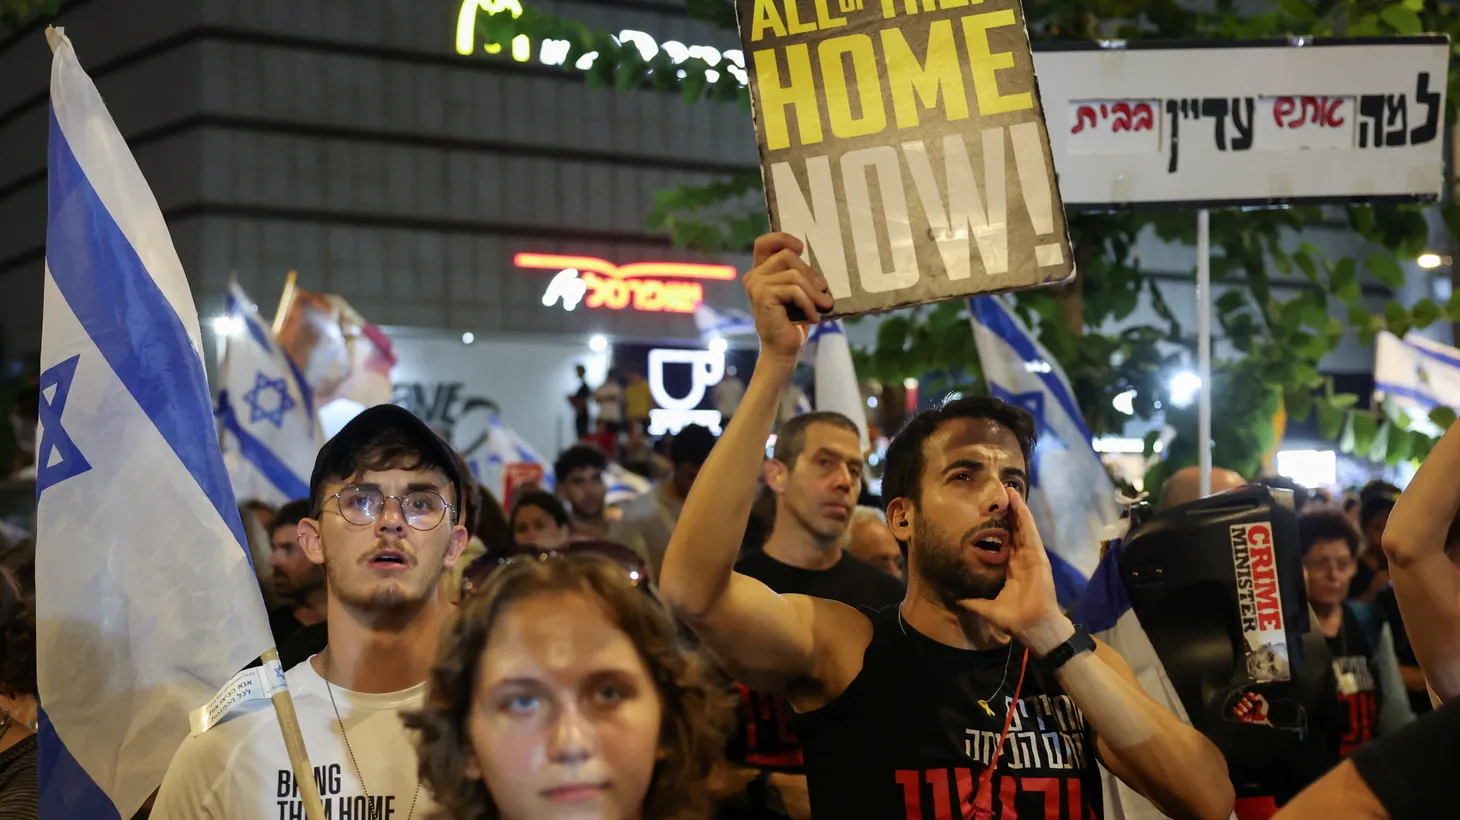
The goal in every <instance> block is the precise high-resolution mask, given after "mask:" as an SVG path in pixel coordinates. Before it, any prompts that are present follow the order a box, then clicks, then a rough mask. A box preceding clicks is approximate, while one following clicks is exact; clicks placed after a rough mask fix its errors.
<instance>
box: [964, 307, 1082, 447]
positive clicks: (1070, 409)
mask: <svg viewBox="0 0 1460 820" xmlns="http://www.w3.org/2000/svg"><path fill="white" fill-rule="evenodd" d="M997 298H999V297H997V296H976V297H974V298H972V299H969V300H968V308H969V310H971V311H973V316H974V319H975V320H977V321H978V323H979V324H981V325H983V326H984V327H987V328H988V329H989V330H992V331H993V332H994V333H995V334H997V335H998V337H999V338H1001V339H1003V340H1004V342H1005V343H1006V344H1008V345H1009V347H1011V348H1013V349H1014V352H1015V353H1017V354H1019V355H1020V356H1021V357H1022V358H1023V359H1024V361H1026V362H1037V361H1043V360H1044V358H1045V357H1044V356H1041V355H1040V354H1039V351H1038V350H1037V349H1036V348H1035V346H1034V340H1033V339H1030V338H1029V337H1028V336H1025V335H1024V332H1023V331H1021V330H1020V329H1019V327H1018V325H1015V324H1014V322H1013V320H1012V319H1010V317H1009V314H1008V312H1007V311H1006V310H1005V309H1004V307H1003V306H1002V305H997V304H994V303H993V300H994V299H997ZM1051 364H1053V362H1051ZM1035 375H1037V376H1039V379H1040V381H1042V382H1044V386H1045V387H1047V388H1049V392H1050V395H1052V396H1054V399H1055V401H1057V402H1059V404H1060V407H1062V408H1064V411H1065V414H1066V415H1068V416H1069V417H1070V421H1071V422H1073V423H1074V424H1075V426H1076V428H1078V429H1079V431H1080V434H1081V435H1083V436H1084V437H1085V441H1086V443H1088V442H1090V441H1091V436H1090V430H1089V428H1087V427H1086V426H1085V417H1084V416H1083V415H1081V413H1080V407H1079V405H1077V404H1075V397H1074V396H1072V395H1070V392H1069V391H1068V390H1066V389H1065V386H1064V384H1062V383H1061V382H1060V380H1059V379H1058V378H1057V377H1056V376H1055V375H1054V373H1052V372H1051V373H1037V374H1035Z"/></svg>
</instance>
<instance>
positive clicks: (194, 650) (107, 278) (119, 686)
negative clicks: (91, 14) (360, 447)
mask: <svg viewBox="0 0 1460 820" xmlns="http://www.w3.org/2000/svg"><path fill="white" fill-rule="evenodd" d="M47 36H48V37H50V38H51V40H52V48H53V50H54V52H55V55H54V58H53V61H52V64H51V109H50V115H51V118H50V150H49V154H48V160H49V169H48V171H49V177H50V179H49V182H50V201H49V223H48V225H47V229H46V271H45V309H44V322H43V328H42V339H41V367H42V374H41V383H40V384H41V401H40V429H39V431H38V435H39V441H40V445H39V448H38V455H37V462H38V464H37V466H38V468H39V470H38V475H37V477H36V491H37V494H38V496H39V511H38V521H37V542H38V543H37V548H36V587H37V596H36V598H37V613H36V632H37V636H36V637H37V647H36V648H37V655H38V658H37V660H38V673H39V675H38V677H39V683H40V700H41V707H42V711H41V717H40V724H41V725H40V756H39V773H40V790H41V792H40V812H41V817H42V818H45V820H70V819H71V818H75V819H76V820H117V818H130V817H131V816H132V815H133V814H135V813H136V811H137V809H138V808H139V807H140V806H141V805H142V803H143V801H145V800H146V799H147V797H148V795H150V794H151V793H152V791H153V790H154V789H156V788H157V786H158V784H159V783H161V782H162V775H163V773H164V772H165V771H166V769H167V766H168V763H169V761H171V760H172V756H173V753H174V752H176V751H177V748H178V745H179V744H181V743H182V740H183V738H185V737H187V735H188V712H189V711H190V710H192V709H195V708H197V707H199V706H201V705H203V704H204V703H206V702H207V701H208V700H209V698H211V697H212V696H213V694H214V693H215V692H217V691H218V689H219V687H221V686H222V685H223V684H224V683H225V682H227V681H228V679H229V678H230V677H231V676H232V675H233V674H234V673H235V672H237V671H238V670H239V669H241V668H242V667H243V666H245V665H246V664H248V663H249V662H250V661H251V660H253V659H254V658H256V657H258V656H259V655H260V654H261V653H262V652H264V650H265V649H267V648H268V647H269V646H270V645H271V643H272V642H271V640H270V638H269V629H268V619H267V616H266V615H265V613H264V603H263V598H262V597H261V595H260V593H259V587H258V582H257V581H256V580H255V578H254V574H253V570H252V568H251V567H250V565H249V560H248V553H247V548H246V546H245V543H246V542H245V539H244V534H243V526H242V523H241V522H240V520H239V517H238V508H237V507H236V506H234V500H233V493H232V491H231V490H230V488H229V486H228V476H227V474H226V473H225V471H224V468H223V457H222V453H221V452H220V451H219V449H218V439H217V433H216V432H215V430H214V427H213V412H212V410H213V408H212V402H211V401H210V397H209V393H208V385H207V381H206V378H205V376H204V371H203V360H202V356H201V354H200V351H201V350H202V345H201V337H200V335H199V332H198V316H197V311H196V310H195V309H194V307H193V300H192V296H191V295H190V294H189V291H188V281H187V278H186V277H185V276H184V275H183V270H182V265H181V264H180V263H179V261H178V257H177V252H176V251H174V250H173V246H172V239H171V237H169V236H168V233H167V226H166V225H165V224H164V223H163V220H162V213H161V212H160V211H159V210H158V208H157V202H156V201H155V200H154V199H153V197H152V192H151V191H150V190H149V189H148V187H147V182H146V180H144V179H143V178H142V173H141V171H140V170H139V169H138V167H137V163H136V161H135V160H133V158H132V155H131V153H130V152H129V151H128V150H127V145H126V143H125V142H124V141H123V140H122V137H121V135H120V134H119V133H117V128H116V125H115V124H114V123H113V122H112V118H111V115H110V114H108V113H107V110H106V106H105V105H104V104H103V103H102V101H101V97H100V96H99V95H98V94H97V91H96V87H95V86H94V85H92V82H91V78H89V77H88V76H87V75H86V72H84V71H83V70H82V69H81V66H80V64H79V63H78V62H77V60H76V55H75V53H74V52H73V51H72V49H71V43H70V41H69V40H67V39H66V38H65V36H64V35H63V34H62V33H61V32H60V31H59V30H51V31H48V32H47Z"/></svg>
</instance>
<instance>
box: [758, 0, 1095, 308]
mask: <svg viewBox="0 0 1460 820" xmlns="http://www.w3.org/2000/svg"><path fill="white" fill-rule="evenodd" d="M736 8H737V12H738V14H739V20H740V37H741V40H742V42H743V43H744V45H745V53H746V54H747V65H746V70H747V73H748V74H749V75H750V88H751V98H752V100H753V103H754V111H755V118H756V139H757V141H758V143H759V147H760V155H761V173H762V174H763V175H764V178H765V192H766V204H767V206H768V207H769V210H770V217H771V225H772V227H773V228H775V229H776V230H781V231H785V232H787V233H790V234H793V235H795V236H798V237H800V238H801V239H802V240H804V241H805V242H806V245H807V252H806V253H807V261H808V262H809V263H810V264H811V265H813V266H814V267H815V268H816V269H817V270H819V271H820V272H821V274H822V275H823V276H825V277H826V280H827V283H828V285H829V286H830V288H831V292H832V295H833V296H834V297H835V298H836V302H837V306H836V315H848V314H858V313H868V312H875V311H882V310H889V309H892V308H897V307H904V306H907V305H914V304H919V303H923V302H931V301H936V300H940V299H949V298H953V297H958V296H967V295H970V294H975V293H986V292H990V291H1000V290H1013V289H1016V288H1026V287H1032V286H1036V285H1041V284H1048V283H1051V282H1059V281H1063V280H1065V279H1067V278H1069V277H1070V275H1071V274H1072V273H1073V267H1074V266H1073V262H1072V259H1071V254H1070V247H1069V238H1068V234H1067V232H1066V228H1065V215H1064V208H1063V205H1062V203H1061V201H1060V194H1059V188H1058V186H1057V185H1056V181H1055V175H1054V162H1053V159H1052V157H1051V154H1050V148H1049V137H1048V134H1047V133H1046V131H1045V126H1044V115H1043V112H1042V110H1041V107H1040V102H1039V94H1038V89H1037V88H1036V85H1035V78H1034V62H1033V58H1032V56H1031V54H1030V49H1029V37H1028V34H1027V33H1026V32H1025V29H1024V14H1023V10H1022V9H1021V8H1020V6H1019V3H1018V1H1017V0H985V2H972V1H971V0H873V2H866V0H738V2H737V4H736Z"/></svg>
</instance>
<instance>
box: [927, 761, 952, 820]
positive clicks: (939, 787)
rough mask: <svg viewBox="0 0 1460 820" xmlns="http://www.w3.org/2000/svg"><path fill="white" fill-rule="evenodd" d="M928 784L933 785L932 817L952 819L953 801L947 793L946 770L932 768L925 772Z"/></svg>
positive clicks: (938, 819)
mask: <svg viewBox="0 0 1460 820" xmlns="http://www.w3.org/2000/svg"><path fill="white" fill-rule="evenodd" d="M927 779H928V785H929V786H932V787H933V817H935V818H936V820H953V805H952V804H953V801H952V800H950V799H949V794H948V770H947V769H933V770H932V771H930V772H928V774H927Z"/></svg>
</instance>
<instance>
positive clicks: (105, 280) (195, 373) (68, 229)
mask: <svg viewBox="0 0 1460 820" xmlns="http://www.w3.org/2000/svg"><path fill="white" fill-rule="evenodd" d="M50 121H51V140H50V143H51V144H50V150H49V152H48V154H49V163H50V202H49V211H50V213H49V223H48V225H47V228H46V264H47V266H48V267H49V268H50V271H51V277H52V279H54V280H55V282H56V287H57V288H58V289H59V290H60V291H61V295H62V297H63V298H65V300H66V304H67V306H69V307H70V308H71V312H72V313H74V314H76V318H77V319H78V320H79V321H80V322H81V326H82V328H83V329H85V331H86V334H87V336H89V337H90V338H91V341H92V343H93V344H95V345H96V347H97V349H98V350H100V351H101V354H102V356H103V357H104V358H105V359H106V361H107V364H109V365H110V366H111V369H112V371H113V372H114V373H116V375H117V378H118V379H119V380H121V382H122V384H123V385H125V386H126V388H127V392H129V393H131V394H132V398H133V399H135V400H136V402H137V404H138V405H139V406H140V407H141V408H142V411H143V412H144V413H146V414H147V418H148V419H149V420H151V422H152V424H153V425H154V426H155V427H156V428H157V432H158V433H159V434H161V435H162V437H163V439H164V440H166V441H167V443H168V446H170V447H171V448H172V451H173V452H174V453H175V454H177V457H178V459H179V460H181V461H182V463H183V465H184V466H185V467H186V468H187V470H188V472H189V473H191V474H192V476H193V479H194V480H196V481H197V482H198V486H199V487H200V488H201V489H202V490H203V493H204V494H205V495H207V496H208V500H209V501H211V502H212V503H213V507H214V508H215V509H216V510H218V514H219V515H220V516H222V518H223V521H224V522H226V523H227V524H228V528H229V529H230V530H231V531H232V532H233V536H234V538H235V539H237V541H238V546H239V549H241V550H243V554H244V555H245V556H247V557H248V561H249V565H250V566H252V564H253V558H252V557H251V556H249V552H248V540H247V538H246V537H245V535H244V533H243V521H242V520H241V519H240V518H239V517H238V507H237V506H235V505H234V501H233V488H232V486H231V485H230V484H229V483H228V472H227V470H226V469H225V468H224V466H223V452H222V451H221V450H220V449H219V448H218V439H217V434H216V432H215V430H214V427H213V406H212V401H211V400H210V397H209V395H208V388H207V383H206V381H205V379H204V376H203V364H202V362H201V361H200V360H199V358H198V355H197V353H196V352H195V351H194V350H193V343H192V339H191V337H189V336H188V332H187V328H185V327H184V326H183V323H182V319H180V318H178V315H177V312H176V311H174V310H173V308H172V304H171V303H169V302H168V301H167V297H166V296H165V295H163V293H162V291H161V290H160V289H159V288H158V287H157V283H156V282H155V281H153V279H152V275H151V274H150V273H148V272H147V268H146V267H145V266H144V265H143V264H142V260H141V259H140V258H138V256H137V252H136V250H135V249H133V248H132V245H131V243H130V242H128V241H127V238H126V237H125V236H124V235H123V234H122V231H121V229H120V228H118V227H117V223H116V220H114V219H112V216H111V214H110V213H108V212H107V209H106V206H105V205H103V204H102V202H101V199H100V198H99V197H98V196H97V194H96V191H95V190H94V189H92V187H91V183H90V182H89V181H88V180H87V179H86V174H85V172H83V171H82V170H81V165H80V164H79V163H78V162H77V160H76V155H75V154H74V153H72V151H71V146H70V144H69V143H68V142H67V141H66V135H65V134H64V133H62V131H61V126H60V124H59V123H57V122H56V113H55V110H54V109H52V110H50Z"/></svg>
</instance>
